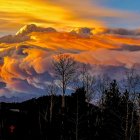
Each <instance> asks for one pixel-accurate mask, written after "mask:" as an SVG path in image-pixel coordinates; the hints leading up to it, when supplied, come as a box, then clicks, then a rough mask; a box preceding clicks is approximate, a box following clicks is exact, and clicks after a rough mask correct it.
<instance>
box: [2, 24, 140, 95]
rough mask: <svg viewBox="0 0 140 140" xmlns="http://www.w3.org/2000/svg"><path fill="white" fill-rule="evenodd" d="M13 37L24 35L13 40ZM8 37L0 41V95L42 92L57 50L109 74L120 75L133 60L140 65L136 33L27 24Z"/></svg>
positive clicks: (44, 90)
mask: <svg viewBox="0 0 140 140" xmlns="http://www.w3.org/2000/svg"><path fill="white" fill-rule="evenodd" d="M16 37H28V39H27V40H21V39H20V38H19V39H18V38H17V41H15V38H16ZM2 38H7V37H2ZM11 38H13V36H9V38H8V39H7V40H6V41H5V43H1V44H0V81H1V83H0V85H1V87H0V94H1V95H6V96H11V95H16V96H23V95H24V94H25V95H26V96H27V95H36V96H39V95H42V94H45V93H46V87H47V85H48V84H49V82H50V81H52V80H53V79H54V77H53V71H52V59H53V57H54V55H57V54H59V53H67V54H70V55H72V56H73V57H74V58H75V60H76V61H78V62H79V63H88V64H90V65H91V67H92V68H93V71H94V74H95V75H98V74H99V75H100V74H107V73H108V74H110V75H113V76H112V78H113V77H114V78H121V77H122V76H123V75H124V73H123V72H124V71H125V70H126V69H128V68H129V67H131V66H132V65H134V64H137V68H138V69H139V65H140V62H139V59H140V51H139V50H140V49H139V48H140V37H139V36H138V35H137V36H135V35H131V36H130V35H129V36H126V35H119V34H111V33H110V34H105V33H102V34H94V29H91V28H78V29H76V30H74V31H72V32H64V31H56V30H55V29H53V28H43V27H37V26H36V25H28V26H25V27H24V28H22V29H21V30H20V31H19V32H18V33H17V34H16V35H14V39H13V40H14V41H10V40H11ZM8 40H9V42H8ZM6 42H7V43H6ZM121 73H122V74H121Z"/></svg>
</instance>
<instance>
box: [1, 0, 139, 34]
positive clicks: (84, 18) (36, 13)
mask: <svg viewBox="0 0 140 140" xmlns="http://www.w3.org/2000/svg"><path fill="white" fill-rule="evenodd" d="M139 19H140V16H139V14H138V13H135V12H132V11H131V12H130V11H129V10H128V11H126V10H120V9H113V8H109V7H105V6H103V5H102V4H101V3H100V2H97V1H95V0H84V1H82V2H81V0H75V1H73V0H72V1H70V0H24V1H19V0H14V1H11V0H6V1H3V0H0V25H1V26H0V31H1V32H0V36H1V35H3V34H5V33H6V34H9V33H14V32H15V31H16V30H17V29H18V28H19V27H22V26H23V25H25V24H31V23H36V24H38V25H42V26H48V27H49V26H51V27H55V28H61V29H62V30H64V29H68V30H70V29H73V28H77V27H97V28H98V27H108V26H110V25H111V26H114V25H116V26H117V25H118V26H119V27H120V24H122V25H123V26H124V27H125V25H126V24H127V26H129V27H131V26H132V27H136V26H135V25H136V24H135V23H136V22H137V23H139V22H140V20H139ZM137 27H138V26H137Z"/></svg>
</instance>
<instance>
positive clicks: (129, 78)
mask: <svg viewBox="0 0 140 140" xmlns="http://www.w3.org/2000/svg"><path fill="white" fill-rule="evenodd" d="M138 86H140V75H139V74H138V73H137V71H136V69H135V65H134V66H132V67H131V68H130V69H129V70H128V71H126V89H127V90H128V93H129V95H128V97H129V98H127V105H126V118H125V130H124V133H125V139H128V138H129V139H131V138H132V136H133V133H134V131H135V126H134V123H133V122H134V112H135V108H136V106H137V105H138V93H137V89H138ZM130 100H131V102H132V103H133V105H134V106H133V109H132V111H131V126H130V129H129V125H128V124H129V122H128V118H129V114H130V111H129V105H128V104H129V101H130Z"/></svg>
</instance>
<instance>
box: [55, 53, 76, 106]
mask: <svg viewBox="0 0 140 140" xmlns="http://www.w3.org/2000/svg"><path fill="white" fill-rule="evenodd" d="M53 66H54V70H55V74H56V76H57V78H58V80H59V82H60V88H61V89H62V108H65V93H66V89H67V86H68V85H69V84H70V83H71V81H72V79H73V78H74V75H75V72H76V61H75V60H74V58H73V57H71V56H70V55H68V54H59V55H57V56H56V57H55V59H54V61H53Z"/></svg>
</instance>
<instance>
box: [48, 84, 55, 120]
mask: <svg viewBox="0 0 140 140" xmlns="http://www.w3.org/2000/svg"><path fill="white" fill-rule="evenodd" d="M56 92H57V86H56V85H55V83H54V82H51V83H50V84H49V85H48V86H47V93H48V95H50V118H49V119H50V122H51V121H52V115H53V107H54V103H55V100H54V96H55V95H56Z"/></svg>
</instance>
